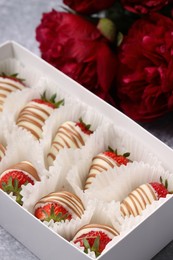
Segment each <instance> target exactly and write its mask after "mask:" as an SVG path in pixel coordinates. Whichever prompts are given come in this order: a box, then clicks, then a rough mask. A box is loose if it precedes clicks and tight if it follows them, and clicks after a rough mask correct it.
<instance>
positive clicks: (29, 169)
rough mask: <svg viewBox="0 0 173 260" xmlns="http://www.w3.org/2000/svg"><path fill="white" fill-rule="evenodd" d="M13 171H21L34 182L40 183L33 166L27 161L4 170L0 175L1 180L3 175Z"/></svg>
mask: <svg viewBox="0 0 173 260" xmlns="http://www.w3.org/2000/svg"><path fill="white" fill-rule="evenodd" d="M13 171H22V172H23V173H24V174H25V175H27V176H28V177H30V178H31V179H32V180H33V181H34V182H35V181H40V177H39V176H38V173H37V171H36V169H35V168H34V166H33V165H32V164H31V163H30V162H27V161H22V162H20V163H17V164H14V165H12V166H11V167H10V168H8V169H6V170H5V171H4V172H3V173H2V174H1V175H0V178H2V177H3V176H4V175H6V174H8V173H10V172H13Z"/></svg>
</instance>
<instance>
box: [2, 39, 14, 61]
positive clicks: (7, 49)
mask: <svg viewBox="0 0 173 260" xmlns="http://www.w3.org/2000/svg"><path fill="white" fill-rule="evenodd" d="M13 57H14V53H13V45H12V43H11V42H10V41H9V42H6V43H4V44H1V45H0V60H4V59H8V58H13Z"/></svg>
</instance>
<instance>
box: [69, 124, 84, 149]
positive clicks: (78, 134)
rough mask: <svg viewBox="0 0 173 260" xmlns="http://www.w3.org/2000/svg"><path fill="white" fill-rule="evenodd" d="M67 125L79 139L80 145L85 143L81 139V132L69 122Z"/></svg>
mask: <svg viewBox="0 0 173 260" xmlns="http://www.w3.org/2000/svg"><path fill="white" fill-rule="evenodd" d="M68 125H69V127H70V128H71V129H72V130H73V131H74V133H75V134H76V137H77V138H78V140H79V141H80V143H81V145H82V146H83V145H85V142H84V140H83V138H82V136H81V134H80V133H79V132H78V131H77V129H76V127H75V126H73V125H70V124H68Z"/></svg>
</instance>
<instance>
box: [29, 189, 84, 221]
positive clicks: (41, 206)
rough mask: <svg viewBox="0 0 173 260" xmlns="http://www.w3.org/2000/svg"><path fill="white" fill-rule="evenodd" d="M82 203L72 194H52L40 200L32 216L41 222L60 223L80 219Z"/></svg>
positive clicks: (65, 192) (63, 192)
mask: <svg viewBox="0 0 173 260" xmlns="http://www.w3.org/2000/svg"><path fill="white" fill-rule="evenodd" d="M84 210H85V209H84V206H83V204H82V201H81V200H80V199H79V198H78V197H77V196H76V195H74V194H72V193H70V192H67V191H62V192H53V193H50V194H48V195H47V196H45V197H43V198H41V199H40V200H39V201H38V202H37V203H36V204H35V207H34V215H35V216H36V217H37V218H38V219H40V220H41V221H48V222H49V221H50V220H53V221H54V222H61V221H65V220H66V219H67V220H71V219H72V218H74V219H75V218H77V217H79V218H81V216H82V215H83V213H84Z"/></svg>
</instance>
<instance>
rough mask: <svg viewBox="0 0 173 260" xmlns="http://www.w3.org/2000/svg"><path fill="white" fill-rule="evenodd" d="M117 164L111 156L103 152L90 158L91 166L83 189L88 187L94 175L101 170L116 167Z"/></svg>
mask: <svg viewBox="0 0 173 260" xmlns="http://www.w3.org/2000/svg"><path fill="white" fill-rule="evenodd" d="M118 166H119V164H118V163H117V162H116V161H114V160H113V159H112V158H110V157H108V156H106V155H105V154H104V153H100V154H98V155H97V156H95V157H94V158H93V160H92V164H91V167H90V169H89V174H88V177H87V179H86V183H85V188H84V189H85V190H86V189H88V188H89V187H90V185H91V183H92V182H93V180H94V178H95V177H96V175H98V174H100V173H101V172H103V171H107V170H109V169H111V168H114V167H118Z"/></svg>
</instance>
